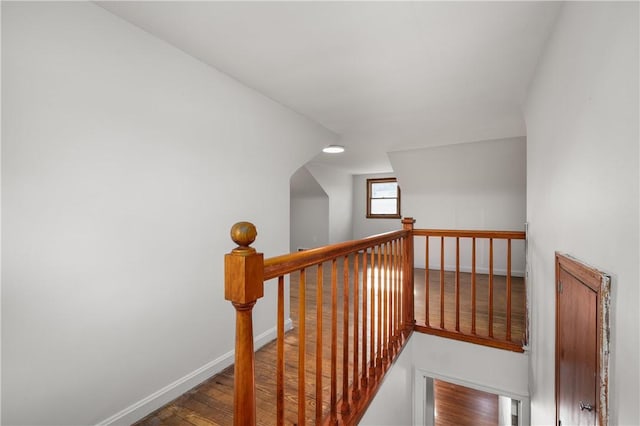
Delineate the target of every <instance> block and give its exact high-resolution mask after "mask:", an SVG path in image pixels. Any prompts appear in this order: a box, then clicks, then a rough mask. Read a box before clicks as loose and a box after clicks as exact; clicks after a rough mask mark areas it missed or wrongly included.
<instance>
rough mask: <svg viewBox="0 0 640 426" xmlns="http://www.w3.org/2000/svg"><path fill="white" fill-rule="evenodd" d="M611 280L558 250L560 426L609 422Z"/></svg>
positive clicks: (557, 301) (557, 352) (557, 357)
mask: <svg viewBox="0 0 640 426" xmlns="http://www.w3.org/2000/svg"><path fill="white" fill-rule="evenodd" d="M609 282H610V281H609V277H608V276H607V275H605V274H603V273H601V272H600V271H598V270H596V269H593V268H591V267H589V266H586V265H584V264H583V263H581V262H578V261H577V260H575V259H573V258H570V257H568V256H565V255H561V254H559V253H556V286H557V287H556V289H557V291H556V420H557V424H558V425H562V426H569V425H571V426H573V425H607V424H608V418H607V404H608V395H607V389H608V383H607V381H608V350H606V348H607V347H608V335H609V329H608V322H607V319H608V317H609V313H608V309H609ZM601 390H603V391H602V392H601Z"/></svg>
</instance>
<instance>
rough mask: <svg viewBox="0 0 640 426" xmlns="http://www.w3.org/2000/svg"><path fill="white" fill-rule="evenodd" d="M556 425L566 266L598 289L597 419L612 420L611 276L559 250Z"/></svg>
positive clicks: (604, 425)
mask: <svg viewBox="0 0 640 426" xmlns="http://www.w3.org/2000/svg"><path fill="white" fill-rule="evenodd" d="M555 263H556V292H555V293H556V339H555V340H556V342H555V343H556V350H555V352H556V361H555V362H556V366H555V375H556V380H555V382H556V386H555V387H556V389H555V403H556V425H557V424H558V420H559V419H558V416H559V406H558V398H559V386H560V350H559V349H560V344H559V335H560V333H559V330H560V322H559V321H558V319H559V310H560V309H559V308H560V306H559V300H558V298H559V297H560V292H559V285H560V270H561V269H563V270H565V271H566V272H567V273H569V274H571V275H573V276H574V277H575V278H576V279H577V280H578V281H580V282H582V283H583V284H585V285H587V286H588V287H589V288H591V289H592V290H593V291H594V292H596V300H597V307H596V330H597V333H598V336H597V340H596V347H597V353H596V377H597V380H596V383H597V390H596V413H597V415H596V420H597V422H598V423H597V424H598V425H600V426H607V425H608V424H609V410H608V408H609V342H610V330H609V313H610V309H611V296H610V291H611V277H610V276H609V275H607V274H606V273H604V272H601V271H599V270H597V269H595V268H593V267H591V266H589V265H587V264H585V263H583V262H581V261H579V260H577V259H576V258H574V257H571V256H569V255H567V254H565V253H561V252H556V262H555Z"/></svg>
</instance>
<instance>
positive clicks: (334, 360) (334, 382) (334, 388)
mask: <svg viewBox="0 0 640 426" xmlns="http://www.w3.org/2000/svg"><path fill="white" fill-rule="evenodd" d="M337 283H338V263H337V259H333V261H332V262H331V405H330V408H331V418H332V419H335V418H336V416H337V405H338V377H337V376H338V367H337V365H338V288H337V287H338V284H337Z"/></svg>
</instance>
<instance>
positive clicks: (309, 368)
mask: <svg viewBox="0 0 640 426" xmlns="http://www.w3.org/2000/svg"><path fill="white" fill-rule="evenodd" d="M336 267H337V271H336V272H337V275H338V277H339V278H340V279H341V278H342V277H343V276H344V269H343V262H342V260H340V261H339V262H337V265H336ZM348 269H349V272H348V273H349V281H350V282H352V281H353V264H352V263H350V265H349V268H348ZM322 272H323V288H322V298H323V303H322V307H323V311H322V331H323V333H322V342H321V343H322V345H321V347H322V353H323V358H322V359H323V362H322V367H321V368H322V374H321V376H322V398H321V399H322V401H321V404H322V407H323V413H327V412H328V410H329V401H330V390H331V389H330V376H329V372H330V368H331V364H330V359H331V347H330V344H327V343H328V342H330V341H331V340H330V339H331V326H330V324H331V286H330V281H329V278H330V276H331V264H330V263H326V264H325V265H324V267H323V268H322ZM316 274H317V271H316V268H315V267H314V268H309V269H308V270H307V272H306V276H305V281H306V287H305V288H306V298H305V299H306V301H307V303H306V312H305V321H306V328H307V334H306V336H305V339H304V341H305V349H306V356H305V375H304V377H305V394H306V395H307V400H306V401H305V403H304V406H305V418H306V422H307V423H308V424H315V418H316V417H315V416H316V414H315V413H316V403H317V400H316V398H315V389H316V367H315V352H316V343H317V341H316V338H315V337H312V334H315V328H316V322H317V320H316V318H317V310H316V302H315V301H316V288H317V286H316ZM447 274H450V273H447ZM430 275H431V277H430V282H433V280H434V277H437V279H438V280H439V273H436V272H435V271H432V272H431V274H430ZM463 275H464V274H461V311H462V312H464V311H465V309H467V306H470V303H471V302H470V291H467V290H465V291H463V290H462V289H463V288H467V287H468V285H467V284H463V283H464V282H466V281H465V280H467V279H466V277H465V278H463ZM467 275H470V274H467ZM424 276H425V274H424V270H420V269H416V271H415V298H416V299H415V300H416V302H415V310H416V311H415V312H416V319H417V321H418V323H420V322H422V323H423V322H424V318H425V316H424V312H425V310H424V306H425V303H424V300H425V298H424V295H425V291H424V290H425V287H424ZM481 277H482V276H480V275H478V283H477V286H478V287H477V288H478V294H477V310H478V311H477V312H478V316H477V321H478V323H477V328H478V333H479V334H481V333H484V331H482V330H486V320H483V319H482V317H483V316H484V318H486V317H487V307H486V306H487V303H485V302H483V300H486V295H487V294H488V291H487V289H486V287H487V286H486V281H488V280H487V279H484V280H483V279H481ZM485 277H486V276H485ZM449 278H450V277H449ZM495 278H496V281H495V283H494V285H495V288H494V304H495V308H494V309H495V310H496V311H495V312H496V318H495V320H494V331H495V333H496V335H498V334H497V333H499V332H504V330H505V316H504V308H502V311H500V308H499V305H501V303H502V301H503V300H504V290H500V288H502V289H504V284H500V283H499V282H500V279H499V277H495ZM467 281H470V279H469V280H467ZM502 281H504V277H502ZM516 281H517V279H514V283H513V290H514V295H515V294H516V292H518V294H519V295H518V296H517V297H516V296H513V297H514V309H519V311H518V312H519V313H518V314H517V315H514V317H513V320H512V321H513V323H512V335H513V336H514V340H516V339H518V338H520V337H521V336H523V335H524V329H525V324H524V322H525V321H524V317H525V315H524V312H525V310H524V294H525V292H524V283H523V282H522V279H520V281H521V282H520V283H518V284H516ZM299 282H300V277H299V275H297V274H294V276H292V277H291V278H290V306H291V318H292V321H293V326H294V329H293V330H292V331H290V332H288V333H286V334H285V383H286V388H285V401H286V402H285V423H286V424H288V425H296V424H298V416H297V392H298V389H297V377H298V341H299V338H298V334H297V333H298V330H299V315H298V309H299V308H298V306H299V297H298V293H299V291H298V288H299ZM447 282H449V280H447ZM266 285H275V283H273V282H270V283H267V284H266ZM359 291H360V293H361V286H360V290H359ZM429 293H430V296H431V297H430V299H431V300H430V308H431V309H430V323H431V324H432V325H435V324H439V321H440V318H439V315H440V313H439V303H440V302H439V281H438V285H431V286H430V292H429ZM348 295H349V296H348V297H349V303H350V304H351V303H353V289H351V291H350V292H349V293H348ZM452 295H453V290H452V285H450V284H446V285H445V298H446V300H445V324H446V325H447V326H448V325H449V324H452V323H455V307H454V306H455V305H452V303H453V302H451V301H450V300H454V298H453V296H452ZM520 299H521V300H520ZM336 300H337V305H338V306H339V307H342V304H343V288H342V286H341V285H339V286H338V288H337V294H336ZM436 306H437V307H438V308H437V309H436ZM452 306H453V307H452ZM518 306H520V308H517V307H518ZM463 307H464V308H463ZM469 309H470V308H469ZM501 312H502V314H501ZM360 314H361V312H360ZM360 318H362V317H361V316H360ZM343 319H344V317H343V315H342V314H338V316H337V324H338V335H337V343H338V346H337V351H336V352H337V365H336V371H337V376H336V377H337V397H338V399H339V398H340V396H341V395H342V388H343V381H342V377H343V375H342V371H343V368H344V366H343V363H342V356H343V347H344V346H343V344H344V342H343V337H342V334H343V331H342V326H343ZM348 319H349V324H350V326H349V333H348V335H349V338H348V341H349V345H348V346H349V348H348V349H349V356H348V359H349V361H348V363H347V368H348V369H352V368H353V356H352V346H353V344H352V342H353V309H350V312H349V316H348ZM460 321H461V328H463V327H464V328H463V329H464V330H467V329H470V317H469V315H461V317H460ZM483 321H484V322H483ZM483 326H484V328H483ZM516 341H517V340H516ZM358 342H359V345H360V346H362V343H363V342H362V339H361V338H359V340H358ZM255 362H256V364H255V365H256V387H257V389H256V399H257V413H256V414H257V419H258V424H259V425H274V424H275V419H276V385H275V383H276V370H275V366H276V342H275V341H274V342H271V343H269V344H267V345H265V346H264V347H263V348H261V349H260V350H259V351H258V352H257V353H256V361H255ZM361 367H362V366H361V365H360V368H361ZM349 376H350V377H349V379H348V382H349V383H351V382H352V377H351V374H350V375H349ZM232 419H233V367H229V368H227V369H225V370H224V371H222V372H221V373H219V374H217V375H215V376H214V377H212V378H210V379H208V380H207V381H205V382H203V383H202V384H200V385H198V386H196V387H195V388H193V389H192V390H190V391H188V392H187V393H185V394H184V395H182V396H180V397H178V398H177V399H175V400H174V401H172V402H170V403H169V404H167V405H166V406H164V407H162V408H160V409H159V410H157V411H155V412H153V413H151V414H150V415H148V416H147V417H145V418H144V419H142V420H140V421H139V422H137V423H136V425H140V426H161V425H187V426H188V425H197V426H201V425H231V424H233V420H232Z"/></svg>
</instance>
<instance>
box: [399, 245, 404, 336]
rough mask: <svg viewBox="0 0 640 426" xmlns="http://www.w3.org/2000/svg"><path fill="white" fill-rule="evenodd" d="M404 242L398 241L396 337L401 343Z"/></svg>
mask: <svg viewBox="0 0 640 426" xmlns="http://www.w3.org/2000/svg"><path fill="white" fill-rule="evenodd" d="M403 250H404V240H403V239H402V238H399V239H398V337H399V338H400V339H401V340H402V341H403V337H404V310H403V306H402V305H403V303H404V293H403V291H402V282H403V281H402V280H403V278H402V268H404V252H403Z"/></svg>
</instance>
